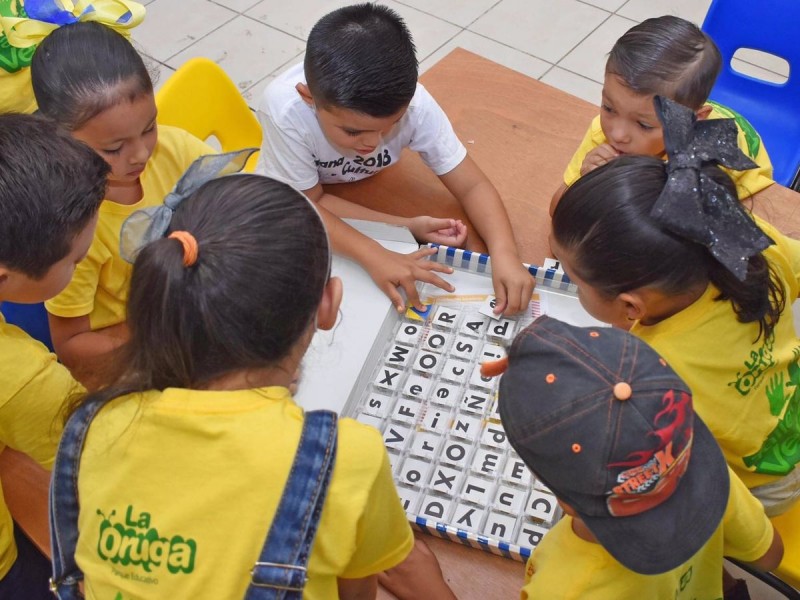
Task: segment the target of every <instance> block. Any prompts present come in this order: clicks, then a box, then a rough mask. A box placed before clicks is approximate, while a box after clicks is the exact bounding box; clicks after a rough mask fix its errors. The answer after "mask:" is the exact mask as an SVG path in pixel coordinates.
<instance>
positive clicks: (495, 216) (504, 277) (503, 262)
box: [439, 156, 534, 315]
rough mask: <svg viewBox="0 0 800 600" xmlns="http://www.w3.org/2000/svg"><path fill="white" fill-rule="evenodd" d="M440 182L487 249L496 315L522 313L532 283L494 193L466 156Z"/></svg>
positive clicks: (527, 300) (528, 299) (529, 294)
mask: <svg viewBox="0 0 800 600" xmlns="http://www.w3.org/2000/svg"><path fill="white" fill-rule="evenodd" d="M439 178H440V179H441V180H442V183H444V185H445V187H447V189H448V190H450V193H451V194H453V195H454V196H455V197H456V198H457V199H458V200H459V202H461V204H462V205H463V206H464V210H465V211H466V213H467V216H469V220H470V221H472V222H473V223H474V224H475V228H476V229H477V230H478V233H479V234H480V236H481V237H482V238H483V239H484V241H485V242H486V245H487V246H488V248H489V254H490V255H491V257H492V282H493V284H494V294H495V296H496V297H497V308H496V309H495V311H496V312H497V313H498V314H499V313H501V312H502V313H504V314H508V315H511V314H515V313H518V312H520V311H522V310H524V309H525V308H526V307H527V306H528V303H529V302H530V299H531V294H532V292H533V285H534V281H533V277H531V275H530V273H528V270H527V269H526V268H525V267H523V266H522V260H520V258H519V254H518V253H517V246H516V242H515V241H514V233H513V231H512V229H511V223H510V222H509V220H508V214H507V213H506V209H505V207H504V206H503V201H502V200H501V199H500V195H499V194H498V193H497V190H496V189H495V187H494V186H493V185H492V183H491V182H490V181H489V179H488V178H487V177H486V175H484V173H483V171H481V170H480V168H479V167H478V165H476V164H475V162H474V161H473V160H472V159H471V158H470V157H469V156H467V157H466V158H464V160H463V161H461V163H460V164H459V165H458V166H457V167H456V168H455V169H453V170H452V171H450V172H448V173H445V174H444V175H440V177H439Z"/></svg>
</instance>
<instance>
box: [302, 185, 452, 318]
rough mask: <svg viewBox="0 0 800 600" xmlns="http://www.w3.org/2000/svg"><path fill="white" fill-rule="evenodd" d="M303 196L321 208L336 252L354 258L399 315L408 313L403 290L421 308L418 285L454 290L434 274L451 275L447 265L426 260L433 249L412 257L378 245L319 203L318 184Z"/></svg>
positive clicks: (427, 249) (320, 188) (422, 251)
mask: <svg viewBox="0 0 800 600" xmlns="http://www.w3.org/2000/svg"><path fill="white" fill-rule="evenodd" d="M304 193H305V194H306V195H307V196H308V197H309V198H310V199H311V200H312V201H314V202H315V203H316V205H317V207H318V208H319V212H320V215H321V216H322V220H323V222H324V223H325V228H326V229H327V230H328V235H329V236H330V239H331V245H332V246H333V250H334V252H336V253H337V254H341V255H343V256H346V257H347V258H351V259H352V260H354V261H356V262H357V263H358V264H360V265H361V266H362V267H364V269H365V270H366V271H367V273H369V275H370V277H372V279H373V281H374V282H375V284H376V285H377V286H378V287H379V288H380V289H381V290H382V291H383V292H384V293H385V294H386V295H387V296H388V297H389V299H390V300H391V301H392V304H394V306H395V307H396V308H397V311H398V312H403V311H404V310H405V306H406V303H405V302H403V298H402V296H401V295H400V293H399V292H398V290H397V288H398V287H400V288H402V289H403V291H404V292H405V294H406V298H407V299H408V304H409V305H412V306H415V307H417V308H422V303H421V302H420V299H419V293H418V292H417V287H416V282H417V281H424V282H426V283H430V284H433V285H435V286H437V287H440V288H441V289H443V290H445V291H447V292H452V291H454V290H455V288H454V287H453V286H452V285H450V284H449V283H447V282H446V281H445V280H444V279H442V278H441V277H439V276H438V275H436V274H435V272H439V273H452V272H453V269H451V268H450V267H448V266H445V265H442V264H439V263H436V262H433V261H429V260H426V258H427V257H428V256H430V255H431V254H434V253H435V252H436V250H435V249H433V248H423V249H421V250H417V251H416V252H412V253H411V254H399V253H397V252H392V251H390V250H387V249H386V248H384V247H383V246H381V245H380V244H379V243H378V242H376V241H375V240H373V239H370V238H368V237H367V236H365V235H364V234H363V233H361V232H359V231H357V230H356V229H354V228H353V227H351V226H350V225H348V224H347V223H345V222H344V221H342V220H341V219H340V218H339V217H338V216H336V215H335V214H333V213H332V212H331V211H330V210H328V209H327V208H325V206H324V205H323V204H322V203H321V202H320V200H321V199H322V194H323V192H322V186H321V185H316V186H314V187H313V188H311V189H309V190H305V191H304Z"/></svg>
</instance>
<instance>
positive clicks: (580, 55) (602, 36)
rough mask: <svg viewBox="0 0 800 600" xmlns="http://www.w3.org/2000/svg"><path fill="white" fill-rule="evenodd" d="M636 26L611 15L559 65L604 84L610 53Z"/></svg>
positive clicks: (629, 21)
mask: <svg viewBox="0 0 800 600" xmlns="http://www.w3.org/2000/svg"><path fill="white" fill-rule="evenodd" d="M634 25H636V22H635V21H631V20H630V19H625V18H623V17H618V16H617V15H611V17H609V19H608V20H607V21H605V22H604V23H603V24H602V25H600V27H598V28H597V29H595V30H594V31H593V32H592V33H591V34H590V35H589V37H587V38H586V39H585V40H583V41H582V42H581V43H580V44H579V45H578V47H577V48H575V49H574V50H573V51H572V52H570V53H569V54H567V55H566V56H565V57H564V58H563V59H562V60H561V61H560V62H559V63H558V65H559V66H560V67H564V68H565V69H567V70H568V71H572V72H573V73H577V74H578V75H583V76H584V77H588V78H589V79H592V80H594V81H597V82H599V83H603V76H604V74H605V70H606V59H607V58H608V53H609V52H611V48H612V47H613V46H614V43H615V42H616V41H617V40H618V39H619V37H620V36H621V35H622V34H623V33H625V32H626V31H628V29H630V28H631V27H633V26H634Z"/></svg>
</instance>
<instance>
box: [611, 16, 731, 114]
mask: <svg viewBox="0 0 800 600" xmlns="http://www.w3.org/2000/svg"><path fill="white" fill-rule="evenodd" d="M721 68H722V57H721V56H720V53H719V49H718V48H717V45H716V44H715V43H714V40H712V39H711V38H710V37H709V36H708V35H706V34H705V33H704V32H703V31H702V30H701V29H700V28H699V27H697V25H695V24H694V23H690V22H689V21H687V20H685V19H681V18H679V17H673V16H669V15H667V16H663V17H655V18H652V19H647V20H645V21H642V22H641V23H640V24H639V25H635V26H634V27H631V28H630V29H629V30H628V31H627V32H626V33H625V34H624V35H623V36H622V37H621V38H619V39H618V40H617V43H616V44H614V47H613V48H612V49H611V53H610V54H609V56H608V62H607V63H606V73H609V74H613V75H617V76H618V77H619V78H620V79H622V81H623V83H624V84H625V85H626V86H627V87H629V88H630V89H631V90H633V91H634V92H636V93H637V94H641V95H656V94H657V95H661V96H666V97H667V98H670V99H672V100H675V102H679V103H680V104H683V105H684V106H688V107H689V108H691V109H693V110H697V109H698V108H700V107H701V106H702V105H703V103H704V102H705V101H706V100H708V96H709V94H711V88H713V87H714V82H715V81H716V79H717V76H718V75H719V72H720V69H721Z"/></svg>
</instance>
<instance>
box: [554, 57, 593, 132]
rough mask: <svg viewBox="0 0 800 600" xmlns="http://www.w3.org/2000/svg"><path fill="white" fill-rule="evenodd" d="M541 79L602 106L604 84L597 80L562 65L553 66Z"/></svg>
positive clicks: (587, 125)
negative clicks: (601, 94)
mask: <svg viewBox="0 0 800 600" xmlns="http://www.w3.org/2000/svg"><path fill="white" fill-rule="evenodd" d="M540 81H542V82H544V83H546V84H548V85H552V86H553V87H554V88H558V89H559V90H562V91H564V92H567V93H568V94H572V95H573V96H577V97H578V98H583V99H584V100H586V101H587V102H591V103H592V104H594V105H595V106H598V107H599V106H600V93H601V92H602V91H603V86H602V85H600V84H599V83H597V82H596V81H592V80H591V79H587V78H586V77H582V76H581V75H576V74H575V73H571V72H569V71H567V70H565V69H562V68H560V67H553V68H552V69H551V70H550V71H548V72H547V73H546V74H545V76H544V77H542V78H541V79H540ZM598 110H599V108H598ZM586 128H587V129H588V128H589V123H587V124H586Z"/></svg>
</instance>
